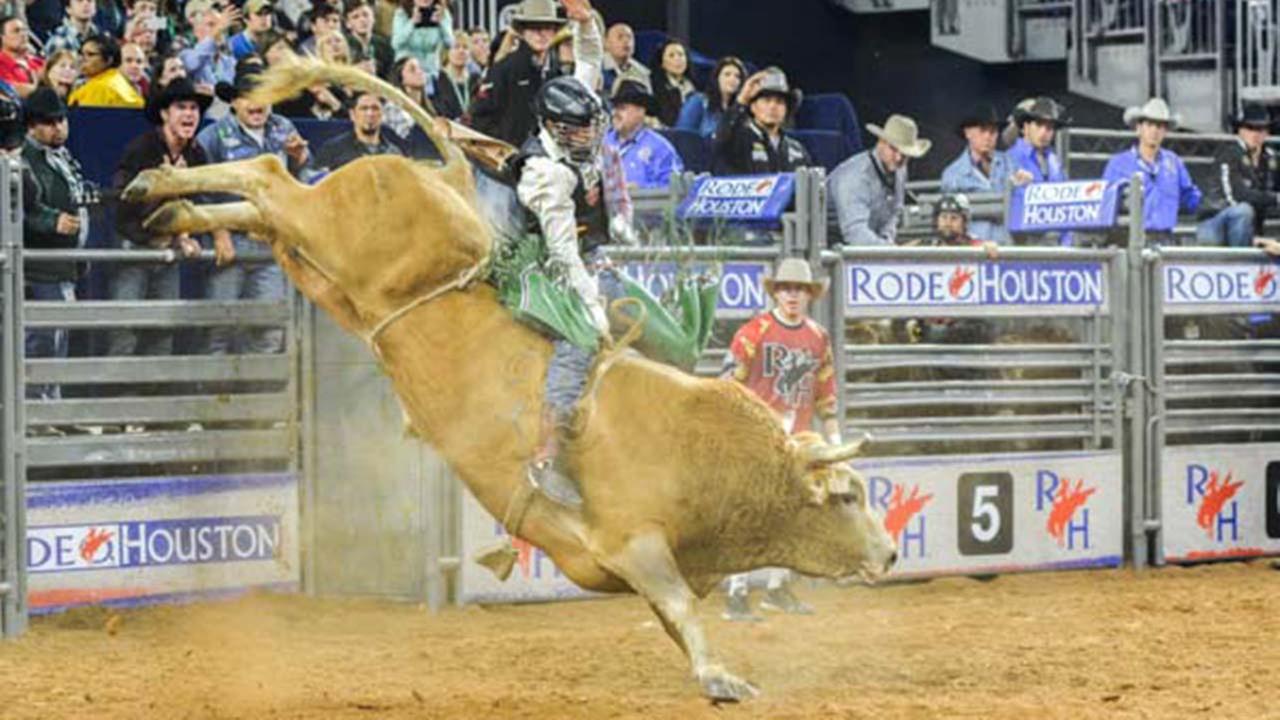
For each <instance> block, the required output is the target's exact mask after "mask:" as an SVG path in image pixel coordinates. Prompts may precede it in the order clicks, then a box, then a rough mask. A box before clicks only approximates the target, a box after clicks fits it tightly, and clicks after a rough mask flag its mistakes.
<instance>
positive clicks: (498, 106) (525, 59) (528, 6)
mask: <svg viewBox="0 0 1280 720" xmlns="http://www.w3.org/2000/svg"><path fill="white" fill-rule="evenodd" d="M564 24H565V20H564V18H562V17H560V16H559V15H558V14H557V13H556V4H555V2H554V0H523V1H522V2H521V3H520V5H519V6H518V9H517V10H516V13H515V15H513V16H512V18H511V28H512V30H513V31H515V33H516V34H518V35H519V37H520V46H519V47H517V48H516V49H515V50H514V51H513V52H511V54H509V55H507V56H506V57H504V58H502V59H501V60H498V61H496V62H495V63H494V65H493V67H492V68H491V69H490V70H489V77H488V78H487V79H485V80H484V81H483V82H481V83H480V87H479V88H477V89H476V96H475V99H474V100H472V102H471V122H472V125H473V126H474V127H475V129H476V130H479V131H480V132H482V133H485V134H486V135H491V136H493V137H496V138H498V139H499V140H504V141H506V142H508V143H511V144H512V145H515V146H516V147H519V146H521V145H523V144H524V142H525V140H528V139H529V134H530V132H531V131H532V130H533V128H534V122H533V110H532V107H533V105H532V103H533V98H534V95H536V94H537V92H538V89H539V88H541V87H542V84H543V83H544V82H546V81H547V80H548V79H550V78H553V77H555V76H556V75H557V74H559V71H558V69H557V68H556V67H555V66H554V64H553V63H552V62H551V57H550V53H548V52H547V51H548V50H549V49H550V48H551V41H552V39H553V38H554V37H555V34H556V31H557V30H559V29H560V28H561V27H563V26H564ZM422 67H423V70H427V66H426V65H425V64H424V65H423V66H422Z"/></svg>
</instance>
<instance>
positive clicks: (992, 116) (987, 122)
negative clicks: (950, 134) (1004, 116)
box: [956, 105, 1004, 137]
mask: <svg viewBox="0 0 1280 720" xmlns="http://www.w3.org/2000/svg"><path fill="white" fill-rule="evenodd" d="M1003 123H1004V121H1003V120H1001V119H1000V113H999V112H997V111H996V106H995V105H979V106H978V107H975V108H973V109H972V110H970V111H969V113H968V114H967V115H965V116H964V117H963V118H961V119H960V124H959V125H957V126H956V132H958V133H959V134H960V136H961V137H964V131H965V129H966V128H971V127H974V126H982V127H987V126H990V127H994V128H999V127H1000V126H1001V125H1002V124H1003Z"/></svg>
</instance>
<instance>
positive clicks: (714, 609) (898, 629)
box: [0, 562, 1280, 720]
mask: <svg viewBox="0 0 1280 720" xmlns="http://www.w3.org/2000/svg"><path fill="white" fill-rule="evenodd" d="M801 594H802V595H804V596H805V597H806V598H807V599H809V600H811V601H812V602H813V604H814V605H815V606H816V607H817V611H818V612H817V614H816V615H814V616H812V617H778V616H770V618H769V619H768V620H767V621H766V622H764V623H761V624H758V625H730V624H727V623H725V622H722V621H721V620H720V618H719V610H720V607H719V602H718V599H716V600H715V601H713V602H708V603H704V607H703V609H702V614H703V616H704V617H705V618H706V621H707V624H708V630H709V634H710V636H711V638H712V641H713V643H714V644H715V645H716V646H717V647H718V648H719V650H720V651H721V653H722V655H723V656H724V657H725V658H727V659H729V660H730V664H731V666H732V667H733V668H735V669H737V670H738V671H739V672H741V673H742V674H743V675H745V676H747V677H749V678H751V679H752V680H754V681H755V682H756V683H757V684H758V685H759V686H760V687H761V689H762V691H763V694H762V695H761V696H760V697H759V698H758V699H757V700H755V701H752V702H750V703H746V704H742V705H738V706H720V707H718V708H717V707H712V706H711V705H709V704H708V703H706V702H705V701H703V700H702V699H700V698H699V696H698V694H697V689H696V688H695V686H694V684H693V682H692V681H691V680H689V679H688V677H687V676H686V670H685V663H684V660H683V658H682V657H681V656H680V655H679V653H678V651H677V650H676V647H675V645H674V644H672V643H671V642H670V641H669V640H667V638H666V637H665V636H664V635H663V634H662V631H661V630H660V629H659V628H658V627H657V626H656V624H655V622H654V620H653V618H652V617H651V615H650V614H649V611H648V609H647V607H646V606H645V605H644V604H643V603H641V602H640V601H639V600H638V599H636V598H619V599H609V600H600V601H589V602H577V603H567V604H559V605H540V606H523V607H494V608H478V607H473V608H465V609H451V610H448V611H446V612H443V613H441V614H439V615H431V614H429V613H427V612H426V611H425V610H423V609H422V608H420V607H415V606H413V605H405V604H393V603H384V602H367V601H338V600H313V599H307V598H303V597H291V596H258V597H249V598H244V599H241V600H235V601H229V602H220V603H211V604H204V605H193V606H187V607H159V608H151V609H145V610H138V611H129V612H124V613H121V614H118V615H117V614H113V613H108V612H106V611H103V610H100V609H95V610H91V611H80V612H74V613H70V614H66V615H62V616H57V617H50V618H41V619H36V620H35V621H34V623H33V626H32V629H31V632H30V633H29V634H28V635H27V636H25V637H23V638H22V639H20V640H17V641H15V642H9V643H3V644H0V717H4V718H39V719H41V720H48V719H50V718H92V719H93V720H103V719H105V718H131V719H132V718H164V719H166V720H170V719H177V718H308V719H311V718H449V719H451V720H452V719H456V718H570V719H587V718H590V719H592V720H595V719H597V718H679V719H680V720H694V719H696V718H724V719H728V718H935V717H940V718H1044V717H1050V718H1083V717H1107V718H1131V717H1133V718H1136V717H1145V718H1193V717H1206V718H1280V572H1277V571H1275V570H1272V569H1271V567H1270V564H1269V563H1265V562H1254V563H1249V564H1224V565H1214V566H1202V567H1196V568H1191V569H1180V568H1168V569H1164V570H1159V571H1150V572H1146V573H1142V574H1139V575H1135V574H1134V573H1132V572H1131V571H1128V570H1123V571H1105V572H1076V573H1061V574H1041V575H1021V576H1005V577H1000V578H997V579H995V580H993V581H991V582H977V581H974V580H969V579H958V578H957V579H946V580H937V581H933V582H929V583H922V584H914V585H894V586H885V587H880V588H863V587H856V588H847V589H838V588H822V589H808V590H805V589H802V592H801Z"/></svg>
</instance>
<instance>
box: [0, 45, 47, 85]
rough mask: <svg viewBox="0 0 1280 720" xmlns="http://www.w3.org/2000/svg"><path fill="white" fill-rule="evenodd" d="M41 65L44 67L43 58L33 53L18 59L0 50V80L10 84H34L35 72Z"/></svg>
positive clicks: (38, 70)
mask: <svg viewBox="0 0 1280 720" xmlns="http://www.w3.org/2000/svg"><path fill="white" fill-rule="evenodd" d="M42 67H44V60H41V59H40V58H39V57H37V56H35V55H28V56H27V57H25V58H23V59H22V60H19V59H18V58H16V57H14V56H12V55H10V54H9V53H7V52H4V51H3V50H0V80H3V81H5V82H7V83H9V84H10V85H14V84H18V83H21V84H23V85H34V84H35V83H36V80H37V77H36V73H38V72H40V68H42Z"/></svg>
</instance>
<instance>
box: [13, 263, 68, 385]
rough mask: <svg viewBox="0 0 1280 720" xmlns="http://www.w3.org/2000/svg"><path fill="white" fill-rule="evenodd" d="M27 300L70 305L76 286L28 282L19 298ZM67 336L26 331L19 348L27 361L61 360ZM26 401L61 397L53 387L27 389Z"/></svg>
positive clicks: (55, 330)
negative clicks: (49, 301) (31, 359)
mask: <svg viewBox="0 0 1280 720" xmlns="http://www.w3.org/2000/svg"><path fill="white" fill-rule="evenodd" d="M23 295H24V297H26V299H28V300H63V301H66V302H72V301H74V300H75V299H76V284H75V283H73V282H51V283H38V282H29V283H27V285H26V292H25V293H24V294H23ZM68 336H69V333H68V332H67V330H66V328H40V329H38V330H28V331H27V334H26V338H25V339H24V341H23V345H24V347H25V349H26V353H27V357H28V358H64V357H66V356H67V349H68V348H69V347H70V343H69V342H68ZM26 396H27V399H29V400H57V399H59V398H61V397H62V390H61V388H59V387H58V386H57V385H31V384H28V385H27V392H26Z"/></svg>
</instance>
